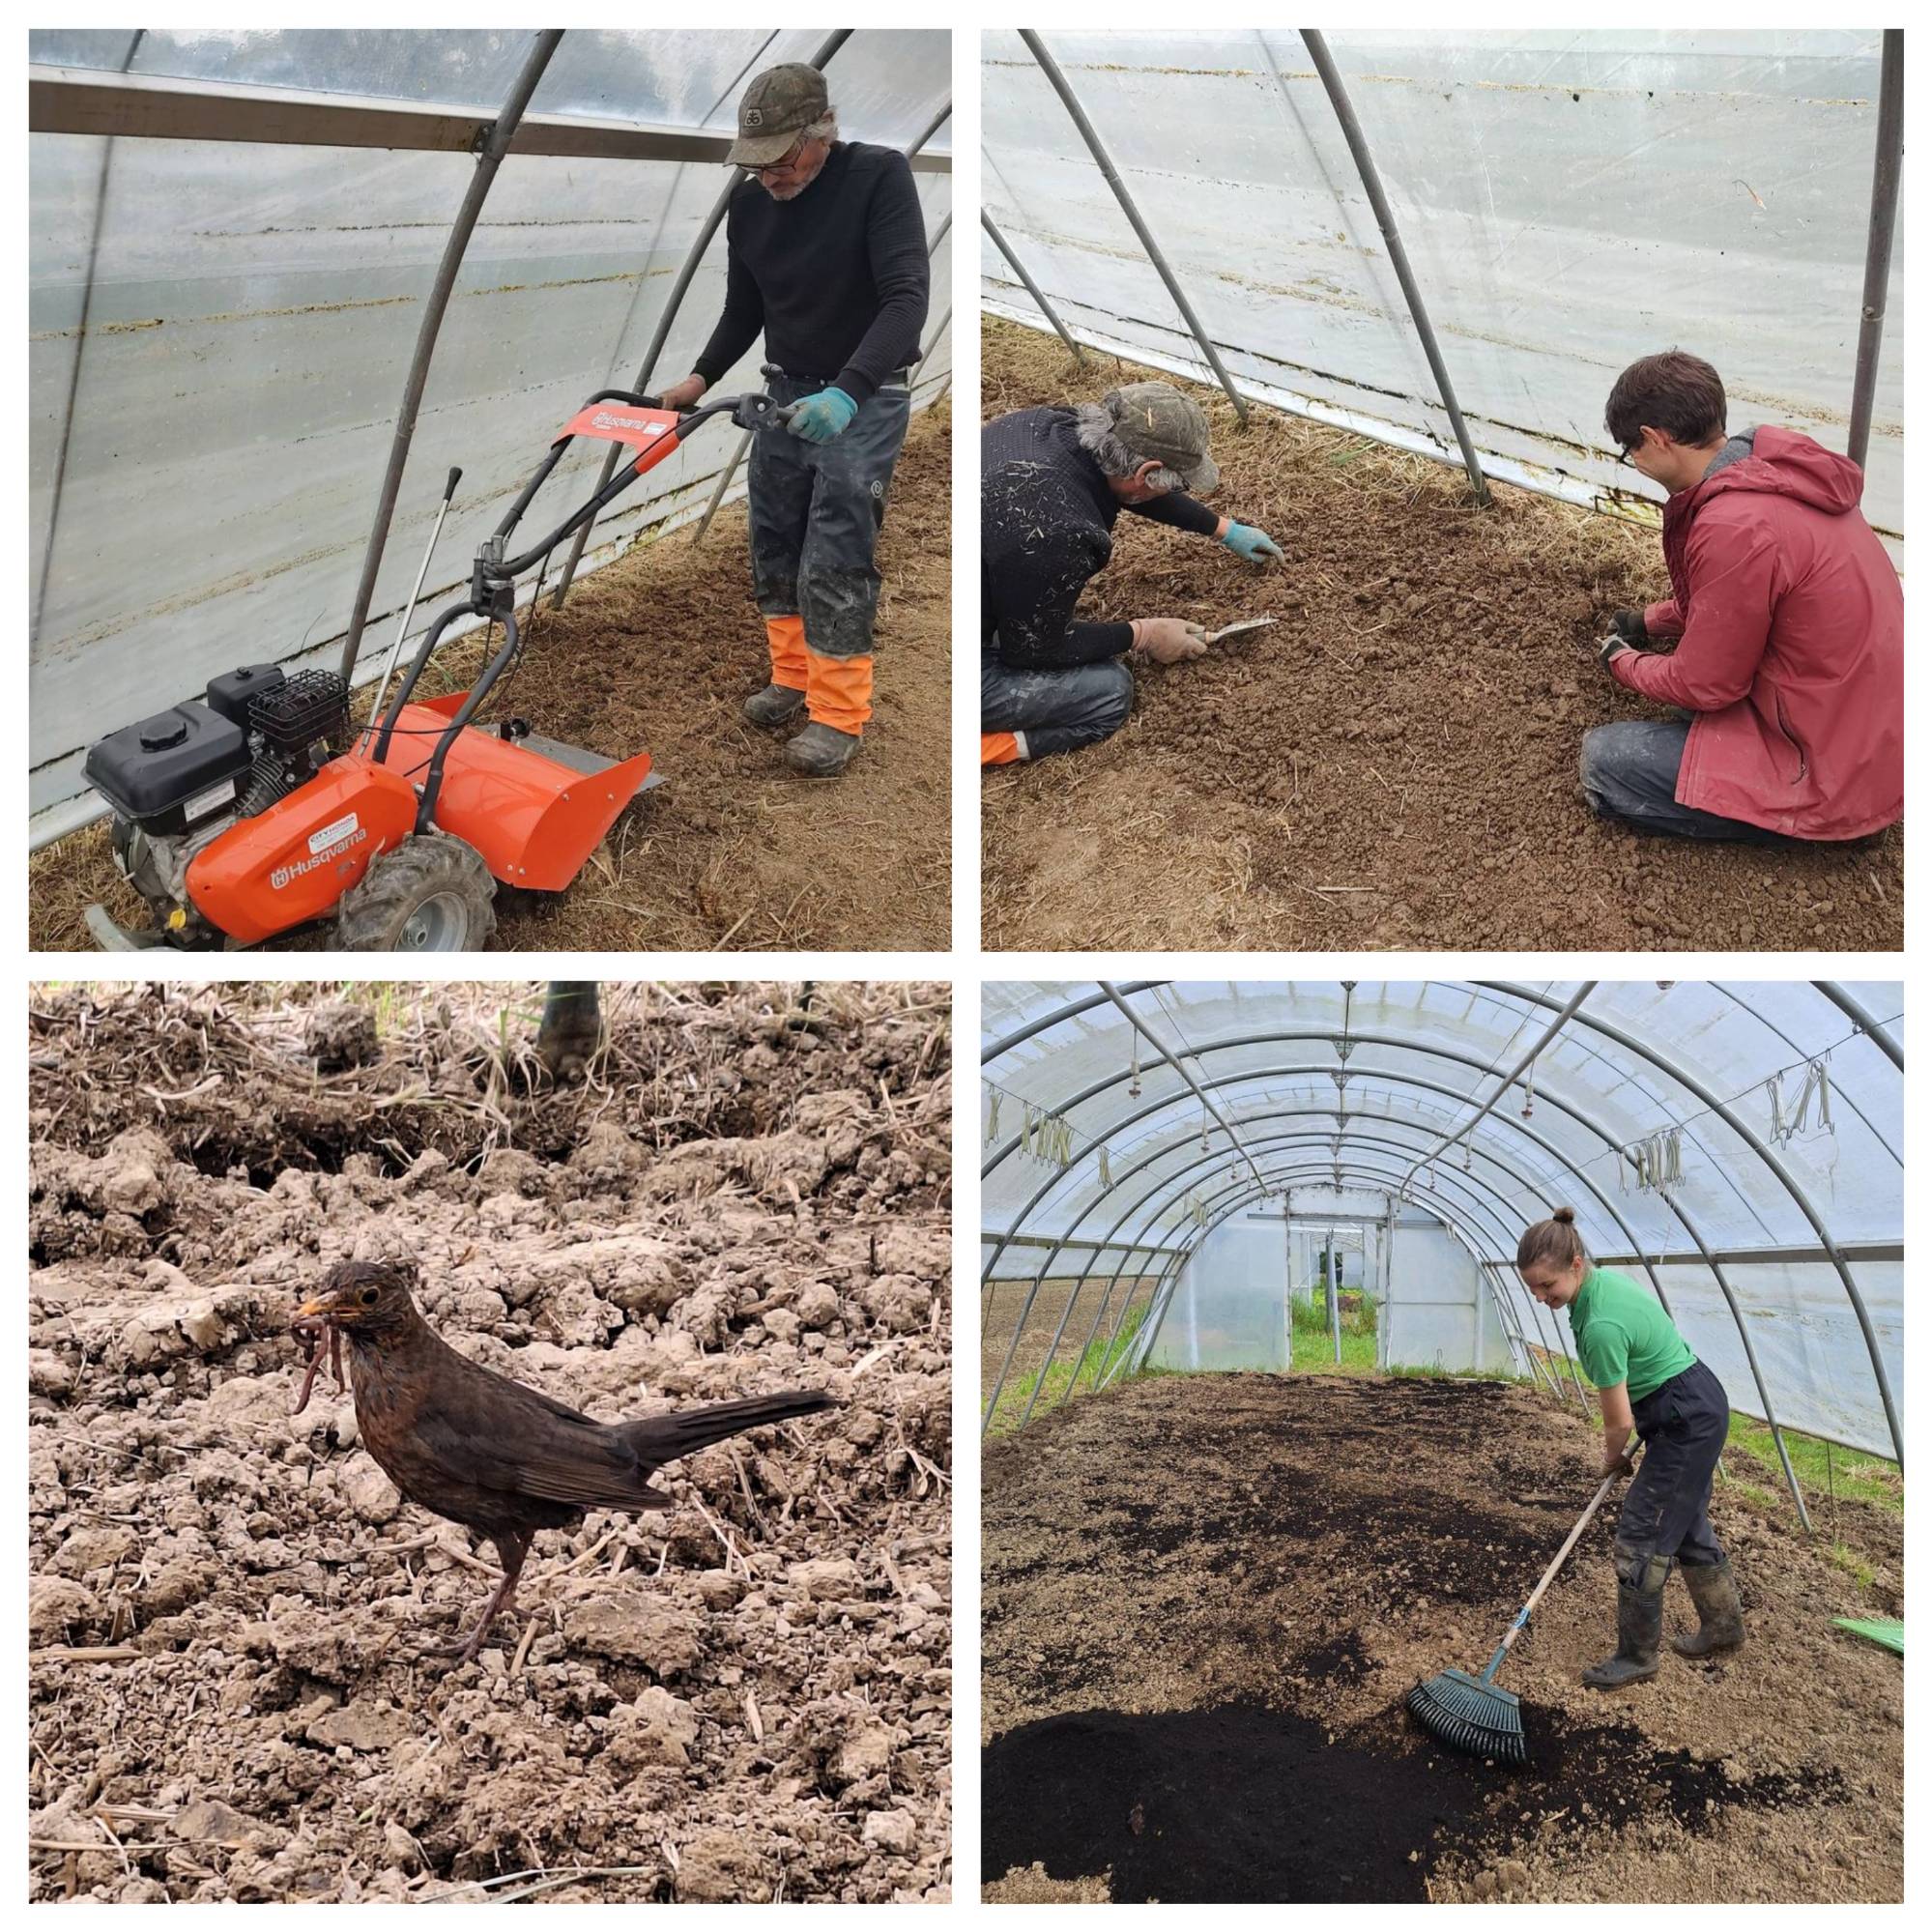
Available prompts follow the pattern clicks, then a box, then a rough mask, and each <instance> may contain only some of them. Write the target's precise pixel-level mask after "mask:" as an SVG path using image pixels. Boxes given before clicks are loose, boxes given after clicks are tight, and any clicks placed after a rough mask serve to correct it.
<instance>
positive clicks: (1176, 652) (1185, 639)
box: [1132, 618, 1281, 664]
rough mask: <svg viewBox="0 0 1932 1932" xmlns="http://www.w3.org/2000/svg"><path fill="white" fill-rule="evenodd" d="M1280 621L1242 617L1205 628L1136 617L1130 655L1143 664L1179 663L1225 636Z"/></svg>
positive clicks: (1173, 620) (1179, 620)
mask: <svg viewBox="0 0 1932 1932" xmlns="http://www.w3.org/2000/svg"><path fill="white" fill-rule="evenodd" d="M1280 621H1281V620H1280V619H1279V618H1243V619H1242V620H1240V621H1239V622H1238V623H1231V624H1223V625H1222V627H1221V628H1220V629H1219V630H1208V629H1206V628H1205V627H1204V626H1202V625H1200V624H1197V623H1190V622H1189V621H1188V620H1187V619H1185V618H1136V619H1135V620H1134V622H1133V626H1132V628H1133V631H1134V644H1133V649H1132V655H1133V656H1134V657H1136V658H1137V659H1139V661H1140V662H1141V663H1143V664H1181V663H1184V662H1185V661H1186V660H1187V659H1188V658H1190V657H1198V656H1200V655H1201V653H1202V652H1203V651H1205V650H1206V649H1207V648H1208V646H1209V645H1211V644H1219V643H1221V641H1222V640H1223V639H1224V638H1229V637H1240V636H1242V635H1244V634H1245V633H1247V632H1250V631H1257V630H1266V629H1267V628H1268V627H1269V625H1271V624H1275V623H1279V622H1280Z"/></svg>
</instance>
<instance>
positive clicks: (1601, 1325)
mask: <svg viewBox="0 0 1932 1932" xmlns="http://www.w3.org/2000/svg"><path fill="white" fill-rule="evenodd" d="M1570 1332H1571V1334H1572V1335H1573V1336H1574V1337H1575V1338H1576V1359H1577V1360H1578V1361H1579V1362H1581V1363H1582V1365H1583V1372H1584V1373H1585V1374H1586V1375H1588V1376H1589V1377H1590V1379H1591V1381H1592V1382H1594V1383H1595V1384H1596V1385H1597V1387H1598V1388H1600V1389H1612V1388H1615V1387H1616V1385H1617V1384H1618V1383H1619V1382H1624V1383H1627V1384H1629V1392H1630V1400H1631V1401H1633V1402H1640V1401H1642V1400H1643V1399H1644V1398H1645V1397H1646V1396H1648V1395H1650V1394H1652V1393H1653V1392H1654V1391H1655V1390H1658V1389H1660V1388H1662V1387H1663V1385H1664V1384H1665V1383H1666V1382H1667V1381H1669V1380H1670V1378H1671V1377H1672V1376H1673V1375H1681V1374H1683V1372H1684V1371H1685V1370H1687V1368H1689V1367H1690V1365H1691V1364H1692V1363H1693V1362H1695V1361H1696V1360H1697V1358H1696V1356H1694V1355H1693V1354H1691V1352H1690V1349H1689V1346H1688V1344H1687V1342H1686V1341H1685V1340H1684V1338H1683V1336H1681V1335H1679V1334H1678V1332H1677V1324H1676V1323H1675V1322H1674V1321H1672V1320H1671V1318H1670V1317H1669V1316H1668V1315H1667V1314H1665V1313H1664V1312H1663V1310H1662V1308H1661V1306H1660V1305H1659V1304H1658V1299H1657V1297H1656V1296H1655V1295H1653V1294H1649V1293H1647V1292H1646V1291H1645V1290H1644V1289H1643V1288H1641V1287H1639V1286H1638V1285H1637V1283H1635V1282H1633V1281H1631V1280H1630V1278H1629V1276H1628V1275H1620V1274H1618V1273H1617V1272H1616V1271H1615V1270H1614V1269H1612V1268H1592V1269H1591V1270H1590V1272H1589V1273H1588V1274H1587V1275H1585V1276H1584V1277H1583V1285H1582V1286H1581V1287H1580V1288H1578V1289H1577V1291H1576V1299H1575V1300H1574V1301H1573V1302H1572V1303H1571V1304H1570Z"/></svg>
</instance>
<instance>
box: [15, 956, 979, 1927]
mask: <svg viewBox="0 0 1932 1932" xmlns="http://www.w3.org/2000/svg"><path fill="white" fill-rule="evenodd" d="M332 996H333V997H336V998H340V999H344V1000H347V1001H352V1002H354V1008H353V1010H352V1016H351V1017H352V1019H353V1020H354V1021H355V1023H356V1024H352V1025H350V1026H348V1027H347V1028H346V1029H345V1028H342V1027H340V1026H335V1025H331V1026H329V1027H327V1028H320V1029H319V1028H318V1027H317V1025H316V1024H315V1022H314V1020H313V1018H312V1016H311V1015H310V1014H309V1013H308V1012H307V1011H306V1010H305V1009H306V1008H307V1007H308V1006H309V1005H310V1004H311V1003H313V1002H314V1001H315V1000H316V999H318V998H320V999H328V998H330V997H332ZM535 1004H536V1000H535V996H534V989H533V988H531V987H529V986H528V985H525V986H522V987H515V988H506V989H490V988H478V987H474V986H465V985H451V986H448V987H438V988H437V989H435V990H434V991H433V992H432V993H430V994H429V995H426V996H425V995H423V994H422V992H421V990H420V989H418V988H395V987H389V988H385V987H381V986H368V987H363V988H361V989H359V990H358V989H346V990H344V991H343V993H341V994H339V995H331V994H330V993H329V992H327V991H324V992H321V993H318V991H317V990H316V989H313V988H295V987H275V986H263V985H257V986H255V987H252V988H233V987H216V988H213V989H197V990H192V991H177V992H172V993H169V992H162V991H157V990H147V989H132V988H111V987H98V986H97V987H89V988H71V989H66V990H53V989H39V990H36V992H35V993H34V995H33V996H32V1000H31V1007H30V1023H29V1030H30V1053H31V1069H32V1070H31V1076H30V1081H31V1115H30V1118H31V1143H30V1158H31V1175H32V1178H31V1194H30V1217H29V1219H30V1241H31V1250H30V1255H29V1265H30V1279H29V1283H28V1340H29V1349H30V1352H29V1376H30V1400H29V1425H30V1427H29V1458H30V1459H29V1485H30V1487H29V1565H30V1576H31V1581H30V1625H31V1630H30V1642H31V1645H32V1649H31V1651H30V1657H29V1666H30V1672H29V1682H30V1721H31V1740H32V1757H31V1764H30V1773H29V1776H30V1792H29V1803H30V1809H31V1815H30V1819H29V1839H30V1844H31V1846H32V1850H31V1853H30V1870H31V1880H32V1889H31V1895H32V1896H33V1897H34V1898H35V1899H50V1900H59V1899H64V1898H80V1899H88V1898H96V1899H107V1900H127V1901H133V1900H160V1899H195V1900H284V1899H309V1900H345V1901H346V1900H356V1899H365V1900H366V1899H396V1900H416V1899H429V1898H439V1897H458V1898H467V1899H473V1900H474V1899H482V1898H486V1897H492V1896H496V1897H509V1896H518V1895H525V1893H526V1891H527V1889H534V1890H535V1891H537V1892H538V1893H539V1894H540V1895H541V1896H542V1897H544V1898H546V1899H566V1900H567V1899H585V1900H596V1901H602V1902H609V1901H615V1900H650V1899H692V1900H762V1899H793V1900H802V1899H818V1900H826V1901H871V1900H891V1899H923V1898H933V1897H943V1896H945V1895H946V1891H947V1886H948V1878H949V1872H948V1859H949V1851H948V1847H949V1836H950V1833H949V1805H950V1756H949V1753H950V1742H949V1739H950V1711H951V1670H950V1662H951V1659H950V1633H949V1613H948V1604H949V1599H950V1549H951V1539H950V1534H949V1524H948V1515H949V1498H950V1482H949V1478H948V1474H947V1470H948V1464H949V1444H950V1397H949V1374H948V1351H947V1336H948V1312H947V1311H948V1302H949V1294H948V1281H949V1274H950V1266H949V1255H948V1241H949V1234H948V1228H949V1208H948V1203H949V1197H950V1181H949V1172H948V1158H949V1157H948V1152H947V1143H948V1138H949V1137H948V1123H949V1108H950V1100H949V1093H950V1076H949V1071H948V1064H949V1046H948V1034H949V1018H948V1011H947V1001H946V992H945V989H944V988H942V987H930V986H889V987H888V986H878V987H864V986H840V987H823V986H822V987H819V988H817V989H814V990H813V991H812V992H811V993H810V994H809V995H801V993H800V990H799V989H797V988H788V987H744V988H737V987H729V988H728V987H722V986H712V987H706V988H696V989H655V988H626V989H623V990H621V991H617V992H612V991H609V990H607V995H606V1013H607V1019H608V1022H609V1044H608V1049H607V1052H606V1053H605V1055H604V1057H603V1058H602V1060H601V1061H600V1062H599V1063H598V1064H597V1065H596V1067H595V1068H594V1069H593V1072H592V1077H591V1081H590V1083H589V1084H588V1085H586V1086H583V1087H578V1088H573V1089H570V1090H567V1091H562V1092H559V1091H555V1090H553V1089H552V1088H551V1087H550V1086H549V1085H548V1082H547V1079H546V1077H544V1076H543V1075H542V1074H541V1073H540V1072H539V1071H537V1070H536V1069H535V1068H534V1065H533V1060H532V1058H531V1055H530V1053H529V1051H528V1046H527V1041H528V1038H529V1033H530V1022H531V1019H532V1017H533V1012H534V1008H535ZM341 1011H342V1008H341V1007H339V1006H338V1007H336V1008H334V1009H333V1010H332V1012H333V1016H334V1017H336V1018H339V1015H340V1013H341ZM371 1018H373V1020H374V1023H375V1024H369V1023H370V1020H371ZM345 1033H346V1037H347V1038H348V1041H349V1045H348V1047H347V1048H346V1049H345V1048H344V1046H343V1044H342V1042H343V1039H344V1037H345ZM359 1041H360V1048H359V1045H358V1043H359ZM371 1044H373V1047H374V1052H373V1056H372V1057H367V1058H362V1059H361V1063H360V1064H358V1063H357V1061H358V1060H359V1058H361V1055H362V1054H363V1053H367V1050H368V1048H369V1047H370V1045H371ZM331 1048H332V1049H333V1051H332V1052H331V1051H330V1049H331ZM318 1052H322V1053H323V1054H324V1059H325V1062H326V1063H328V1064H332V1065H340V1066H341V1070H340V1071H336V1072H323V1071H321V1070H320V1069H319V1067H318V1064H317V1059H316V1057H315V1055H316V1053H318ZM345 1058H346V1059H347V1060H348V1062H349V1064H346V1065H342V1062H343V1061H344V1059H345ZM349 1256H358V1257H384V1258H406V1259H407V1260H409V1261H410V1262H412V1263H413V1264H414V1265H415V1267H416V1268H417V1269H418V1273H419V1277H420V1282H421V1290H420V1293H419V1296H418V1301H419V1305H420V1306H421V1307H422V1309H423V1312H424V1313H425V1315H426V1316H427V1318H428V1320H429V1321H430V1323H431V1324H432V1326H434V1327H435V1328H436V1329H438V1330H439V1331H440V1332H441V1333H442V1334H443V1335H444V1336H445V1337H446V1338H447V1340H448V1341H450V1342H451V1343H452V1344H453V1345H454V1346H455V1347H456V1348H457V1349H459V1350H460V1351H461V1352H463V1353H465V1354H467V1355H469V1356H471V1357H472V1358H473V1359H475V1360H477V1361H480V1362H483V1363H485V1364H487V1365H488V1366H489V1367H491V1368H493V1369H496V1370H499V1371H501V1372H504V1373H506V1374H509V1375H512V1376H515V1377H516V1378H518V1379H519V1380H522V1381H525V1382H528V1383H530V1384H532V1385H533V1386H535V1387H537V1388H540V1389H542V1390H544V1391H545V1392H547V1393H549V1394H551V1395H554V1396H556V1397H558V1398H560V1399H563V1400H565V1401H568V1402H570V1403H571V1404H573V1405H575V1406H578V1407H581V1408H583V1409H585V1410H587V1411H588V1412H589V1413H591V1414H592V1415H594V1416H598V1417H601V1418H605V1419H616V1418H619V1417H623V1416H635V1415H640V1414H649V1413H653V1412H657V1411H660V1410H663V1409H666V1408H670V1407H675V1406H679V1405H685V1404H691V1403H697V1402H701V1401H706V1400H712V1399H723V1398H731V1397H736V1396H744V1395H750V1394H762V1393H769V1392H774V1391H777V1390H780V1389H786V1388H797V1387H806V1388H822V1389H825V1390H827V1391H829V1392H830V1393H832V1394H833V1395H834V1396H836V1397H837V1398H838V1399H839V1400H840V1402H841V1404H842V1406H841V1407H840V1408H839V1409H838V1410H837V1411H836V1412H834V1413H831V1414H826V1415H819V1416H812V1417H808V1418H805V1419H804V1420H802V1421H800V1422H796V1423H793V1424H790V1425H787V1426H785V1427H781V1428H768V1429H762V1430H758V1431H756V1432H753V1433H751V1434H748V1435H745V1436H741V1437H738V1438H735V1439H734V1440H733V1441H731V1442H728V1443H725V1444H721V1445H718V1446H716V1447H713V1448H711V1449H707V1450H706V1451H704V1452H703V1453H702V1454H700V1455H698V1456H693V1457H691V1458H689V1459H688V1460H686V1461H685V1462H683V1463H680V1464H674V1465H673V1466H672V1467H671V1468H670V1469H668V1470H666V1471H665V1472H664V1474H663V1476H662V1477H660V1479H659V1481H660V1483H661V1484H662V1485H664V1486H666V1487H667V1488H668V1489H669V1490H670V1492H671V1494H672V1496H673V1497H674V1499H675V1505H674V1507H673V1508H672V1509H670V1510H668V1511H664V1512H660V1513H656V1514H649V1515H645V1516H639V1517H632V1516H628V1515H624V1514H618V1513H612V1512H594V1513H592V1514H591V1515H590V1516H589V1517H588V1518H587V1519H586V1520H585V1521H584V1523H583V1525H582V1526H581V1528H579V1529H576V1530H574V1531H558V1532H549V1533H545V1534H543V1535H540V1536H539V1537H538V1539H537V1542H536V1546H535V1549H534V1551H533V1556H532V1559H531V1562H530V1564H529V1566H528V1568H527V1569H526V1571H525V1572H524V1578H523V1587H522V1589H521V1590H520V1592H519V1596H518V1617H519V1620H520V1621H521V1622H522V1624H523V1629H524V1638H523V1640H521V1641H520V1640H519V1637H518V1630H517V1625H516V1624H515V1623H510V1622H505V1623H503V1624H500V1625H499V1627H498V1629H497V1631H496V1633H494V1635H493V1638H492V1640H491V1644H490V1646H489V1647H486V1648H485V1649H484V1651H483V1652H482V1654H481V1656H480V1657H479V1658H478V1659H477V1660H476V1662H475V1663H473V1664H470V1665H467V1666H465V1667H463V1668H461V1669H458V1670H451V1669H450V1668H449V1667H448V1665H447V1662H445V1661H444V1660H442V1659H437V1658H432V1657H431V1656H430V1655H429V1651H430V1648H431V1646H433V1645H434V1644H437V1643H442V1642H447V1640H448V1639H449V1638H450V1637H451V1636H452V1635H455V1634H456V1633H457V1632H458V1630H459V1629H465V1628H467V1627H468V1624H469V1623H470V1622H473V1621H474V1619H475V1617H476V1612H477V1610H478V1609H479V1607H480V1604H481V1601H482V1599H483V1597H484V1596H485V1595H486V1594H487V1592H488V1590H489V1589H490V1587H491V1585H492V1579H493V1577H494V1575H495V1573H496V1572H495V1564H494V1561H493V1560H492V1557H493V1553H492V1552H491V1551H490V1550H489V1549H488V1547H487V1545H484V1546H482V1547H480V1548H479V1549H476V1550H475V1551H473V1548H472V1545H471V1543H470V1540H469V1538H468V1536H467V1534H466V1533H465V1532H464V1531H463V1530H461V1529H460V1528H458V1527H457V1526H456V1525H454V1524H452V1523H447V1522H445V1521H443V1520H442V1519H441V1518H439V1517H435V1516H432V1515H431V1514H428V1513H427V1512H426V1511H424V1510H422V1509H420V1508H419V1507H418V1506H417V1505H415V1504H413V1503H409V1502H407V1501H404V1500H402V1499H400V1498H399V1497H398V1495H397V1493H396V1491H395V1490H394V1489H393V1488H392V1487H391V1486H390V1485H389V1481H388V1479H387V1478H386V1477H385V1476H384V1475H383V1473H382V1472H381V1470H380V1469H378V1468H377V1466H376V1465H375V1463H374V1462H373V1461H372V1460H371V1458H370V1457H369V1456H368V1455H367V1453H366V1452H365V1451H364V1450H363V1449H362V1447H361V1446H360V1440H359V1436H358V1432H357V1429H356V1423H355V1412H354V1406H353V1403H352V1402H351V1400H350V1399H348V1398H347V1397H346V1396H338V1395H337V1394H336V1392H335V1390H334V1387H333V1384H332V1381H331V1380H330V1378H329V1377H328V1376H327V1375H326V1374H325V1375H324V1376H323V1377H322V1378H321V1379H320V1380H319V1381H318V1382H317V1384H316V1388H315V1393H314V1396H313V1399H312V1400H311V1402H310V1404H309V1407H308V1409H307V1412H306V1413H305V1414H303V1416H301V1417H300V1418H296V1417H293V1416H292V1415H291V1413H290V1410H291V1405H292V1403H293V1401H294V1399H295V1395H296V1391H297V1386H298V1382H299V1374H298V1368H297V1361H298V1357H297V1351H296V1348H295V1346H294V1344H293V1343H292V1341H291V1340H290V1338H289V1336H288V1334H287V1320H288V1315H289V1312H290V1311H291V1309H292V1307H293V1305H294V1302H295V1299H296V1297H297V1296H298V1295H299V1294H300V1293H301V1292H302V1291H303V1289H304V1288H306V1287H308V1286H309V1285H311V1284H312V1283H314V1282H315V1281H316V1280H317V1278H318V1277H319V1276H320V1274H321V1273H322V1271H323V1269H324V1268H325V1267H326V1265H327V1264H328V1263H330V1262H331V1261H333V1260H336V1259H340V1258H344V1257H349ZM110 1834H111V1835H110ZM518 1875H520V1876H518Z"/></svg>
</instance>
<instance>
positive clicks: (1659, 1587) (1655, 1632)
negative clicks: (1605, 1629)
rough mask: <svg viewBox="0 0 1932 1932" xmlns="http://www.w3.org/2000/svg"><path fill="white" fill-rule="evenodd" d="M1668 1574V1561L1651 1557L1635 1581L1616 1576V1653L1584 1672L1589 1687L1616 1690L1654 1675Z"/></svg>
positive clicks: (1660, 1637)
mask: <svg viewBox="0 0 1932 1932" xmlns="http://www.w3.org/2000/svg"><path fill="white" fill-rule="evenodd" d="M1669 1574H1670V1565H1669V1564H1668V1563H1666V1562H1663V1561H1662V1560H1660V1559H1658V1558H1653V1559H1652V1560H1651V1562H1650V1563H1649V1564H1648V1565H1646V1566H1645V1567H1644V1568H1642V1569H1641V1570H1639V1571H1638V1572H1637V1581H1636V1582H1634V1583H1627V1582H1626V1581H1625V1580H1624V1578H1623V1577H1622V1576H1621V1575H1620V1576H1619V1577H1618V1578H1617V1654H1616V1656H1615V1657H1606V1658H1604V1659H1603V1661H1602V1662H1601V1663H1593V1664H1592V1665H1591V1666H1590V1668H1589V1669H1588V1670H1586V1671H1585V1672H1584V1673H1583V1681H1584V1683H1585V1684H1587V1685H1589V1687H1591V1689H1593V1690H1618V1689H1621V1688H1622V1687H1624V1686H1625V1685H1627V1684H1641V1683H1642V1682H1643V1681H1644V1680H1645V1678H1647V1677H1655V1676H1656V1675H1657V1647H1658V1643H1659V1642H1660V1641H1661V1640H1662V1637H1663V1585H1664V1579H1665V1578H1666V1577H1667V1576H1668V1575H1669ZM1653 1578H1654V1579H1655V1581H1654V1582H1653ZM1646 1586H1649V1587H1646Z"/></svg>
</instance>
